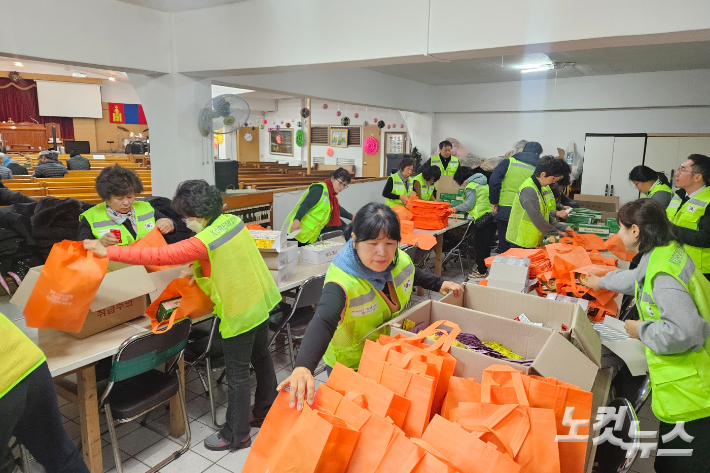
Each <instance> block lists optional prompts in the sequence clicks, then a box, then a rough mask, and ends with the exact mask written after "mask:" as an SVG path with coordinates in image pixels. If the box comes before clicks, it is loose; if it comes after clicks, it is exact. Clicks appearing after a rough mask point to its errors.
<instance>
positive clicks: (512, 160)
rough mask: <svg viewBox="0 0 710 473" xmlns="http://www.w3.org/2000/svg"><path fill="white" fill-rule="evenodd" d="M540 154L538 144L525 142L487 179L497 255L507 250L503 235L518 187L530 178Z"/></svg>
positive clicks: (540, 150) (540, 148) (540, 147)
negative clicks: (496, 233) (521, 147)
mask: <svg viewBox="0 0 710 473" xmlns="http://www.w3.org/2000/svg"><path fill="white" fill-rule="evenodd" d="M541 154H542V146H540V143H538V142H536V141H529V142H526V143H525V144H524V146H523V149H522V151H520V152H517V153H515V154H514V155H513V156H510V157H509V158H508V159H504V160H502V161H501V162H500V163H498V165H497V166H496V167H495V169H493V173H492V174H491V177H490V178H489V179H488V185H489V187H490V189H489V192H488V198H489V199H490V201H491V204H492V205H493V213H494V214H495V218H496V225H497V226H498V253H503V252H505V251H506V250H507V249H508V248H509V245H508V241H507V240H506V239H505V235H506V233H507V230H508V221H509V220H510V212H511V211H512V209H513V201H514V200H515V196H516V194H517V193H518V189H520V185H521V184H522V183H523V182H524V181H525V180H526V179H527V178H529V177H530V176H532V173H533V171H534V170H535V166H536V165H537V162H538V160H539V159H540V155H541Z"/></svg>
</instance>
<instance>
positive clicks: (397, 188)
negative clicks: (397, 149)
mask: <svg viewBox="0 0 710 473" xmlns="http://www.w3.org/2000/svg"><path fill="white" fill-rule="evenodd" d="M390 177H391V178H392V193H393V194H395V195H406V196H407V197H409V196H410V195H412V192H414V184H413V183H412V178H411V177H408V178H407V183H408V186H409V187H408V188H405V187H404V181H403V180H402V178H401V177H399V173H398V172H396V173H394V174H392V175H391V176H390ZM385 204H387V205H388V206H389V207H396V206H397V205H401V206H402V207H404V204H402V201H401V200H399V199H388V198H385Z"/></svg>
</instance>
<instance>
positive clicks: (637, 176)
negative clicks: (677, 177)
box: [629, 166, 673, 209]
mask: <svg viewBox="0 0 710 473" xmlns="http://www.w3.org/2000/svg"><path fill="white" fill-rule="evenodd" d="M629 181H631V182H633V184H634V187H636V189H638V191H639V192H640V193H641V194H642V195H643V196H644V197H646V198H650V199H653V200H655V201H656V202H658V203H659V204H661V207H663V208H664V209H665V208H666V207H668V204H670V202H671V199H672V198H673V191H672V190H671V184H670V182H668V178H667V177H666V175H665V174H663V173H662V172H656V171H654V170H653V169H651V168H650V167H648V166H636V167H635V168H633V169H632V170H631V172H629Z"/></svg>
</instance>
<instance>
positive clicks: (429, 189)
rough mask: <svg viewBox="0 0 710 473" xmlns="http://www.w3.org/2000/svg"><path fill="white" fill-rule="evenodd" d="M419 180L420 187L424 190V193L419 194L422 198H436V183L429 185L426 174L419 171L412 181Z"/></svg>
mask: <svg viewBox="0 0 710 473" xmlns="http://www.w3.org/2000/svg"><path fill="white" fill-rule="evenodd" d="M414 181H417V182H418V183H419V188H420V189H421V190H422V195H420V196H419V198H420V199H422V200H434V189H436V183H434V184H431V185H429V184H428V183H427V182H426V179H424V174H422V173H419V174H417V175H416V176H414V178H413V179H412V183H413V182H414Z"/></svg>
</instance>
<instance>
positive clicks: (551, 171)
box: [505, 156, 572, 248]
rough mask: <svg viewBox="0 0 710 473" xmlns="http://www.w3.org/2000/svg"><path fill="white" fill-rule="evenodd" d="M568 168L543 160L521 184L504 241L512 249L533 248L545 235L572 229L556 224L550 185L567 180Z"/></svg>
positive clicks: (551, 160)
mask: <svg viewBox="0 0 710 473" xmlns="http://www.w3.org/2000/svg"><path fill="white" fill-rule="evenodd" d="M569 173H570V168H569V165H568V164H567V163H565V162H564V161H562V160H561V159H556V158H554V157H552V156H543V157H542V158H540V161H538V163H537V165H536V166H535V171H534V172H533V175H532V177H529V178H528V179H527V180H525V181H524V182H523V184H522V185H521V186H520V188H519V189H518V193H517V195H516V196H515V199H514V201H513V209H512V210H511V212H510V221H509V222H508V228H507V233H506V234H505V238H506V239H507V240H508V243H509V244H510V246H511V247H513V248H535V247H537V246H539V245H540V244H541V243H542V240H543V239H544V237H545V235H550V234H552V235H557V234H560V235H564V234H565V233H571V232H572V227H569V226H567V224H564V223H560V222H557V220H556V218H555V217H554V215H555V208H556V204H555V197H554V194H553V193H552V189H550V184H552V183H554V182H557V181H560V180H562V179H564V178H565V176H568V175H569Z"/></svg>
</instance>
